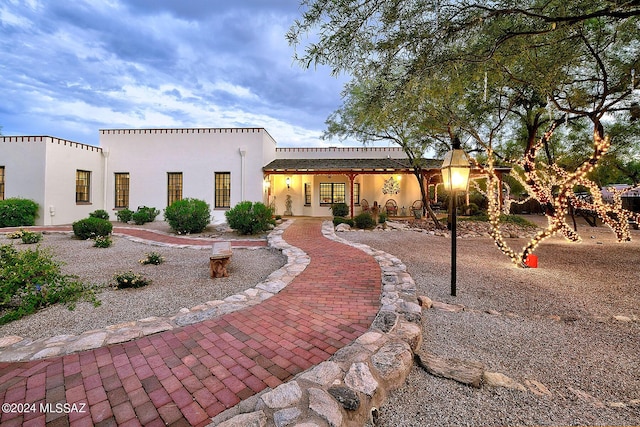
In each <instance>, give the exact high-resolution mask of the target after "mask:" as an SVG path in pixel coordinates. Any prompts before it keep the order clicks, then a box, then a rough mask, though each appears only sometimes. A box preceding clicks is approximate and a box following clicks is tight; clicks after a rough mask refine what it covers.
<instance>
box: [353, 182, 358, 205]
mask: <svg viewBox="0 0 640 427" xmlns="http://www.w3.org/2000/svg"><path fill="white" fill-rule="evenodd" d="M353 204H354V205H356V206H359V205H360V183H358V182H355V183H354V184H353Z"/></svg>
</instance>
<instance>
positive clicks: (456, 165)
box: [442, 137, 471, 296]
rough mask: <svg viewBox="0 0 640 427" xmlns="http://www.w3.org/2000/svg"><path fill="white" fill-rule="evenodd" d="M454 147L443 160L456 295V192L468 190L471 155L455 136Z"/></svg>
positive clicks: (452, 277) (452, 275)
mask: <svg viewBox="0 0 640 427" xmlns="http://www.w3.org/2000/svg"><path fill="white" fill-rule="evenodd" d="M452 148H453V149H452V150H451V151H449V152H448V153H447V154H446V155H445V156H444V162H442V181H443V182H444V188H445V189H447V190H449V195H450V200H449V212H450V214H451V296H456V210H457V206H456V193H457V192H458V191H467V187H468V185H469V174H470V173H471V163H470V162H469V156H467V153H465V152H464V150H463V149H462V147H461V145H460V139H459V138H457V137H456V138H455V139H454V141H453V147H452Z"/></svg>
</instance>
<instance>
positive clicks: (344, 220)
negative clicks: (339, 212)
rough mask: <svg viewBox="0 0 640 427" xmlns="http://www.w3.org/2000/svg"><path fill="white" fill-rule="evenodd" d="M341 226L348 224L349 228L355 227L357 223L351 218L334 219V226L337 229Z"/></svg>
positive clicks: (338, 217) (339, 217)
mask: <svg viewBox="0 0 640 427" xmlns="http://www.w3.org/2000/svg"><path fill="white" fill-rule="evenodd" d="M339 224H347V225H348V226H349V227H353V226H354V225H355V223H354V222H353V220H352V219H351V218H343V217H341V216H337V217H334V218H333V226H334V227H335V226H336V225H339Z"/></svg>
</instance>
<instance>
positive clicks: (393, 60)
mask: <svg viewBox="0 0 640 427" xmlns="http://www.w3.org/2000/svg"><path fill="white" fill-rule="evenodd" d="M302 6H303V8H304V12H303V15H302V17H301V19H300V20H298V21H296V22H295V23H294V25H293V26H292V27H291V29H290V31H289V33H288V38H289V41H290V43H291V44H292V45H294V46H295V47H296V49H300V50H299V51H297V52H296V59H297V60H298V61H299V62H300V64H301V65H303V66H305V67H309V66H311V65H314V64H322V65H328V66H330V67H331V68H332V70H333V72H334V73H348V74H349V75H351V76H352V77H353V80H352V82H350V83H349V85H348V86H347V87H346V88H345V92H344V94H343V95H344V100H345V103H344V105H343V106H342V107H341V108H340V109H339V110H338V111H336V112H335V113H334V114H333V115H332V116H331V117H330V119H329V121H328V124H329V128H328V134H331V135H338V136H340V135H347V134H348V135H351V136H356V137H358V138H360V139H361V140H362V141H364V142H367V141H371V140H373V139H375V138H385V137H386V138H389V139H392V140H395V141H396V142H397V141H398V140H400V141H404V143H405V144H409V145H410V146H411V147H413V148H416V149H420V148H424V147H426V146H427V145H429V146H434V147H436V148H437V147H440V148H442V144H441V143H442V142H446V139H447V138H449V139H451V140H452V139H454V138H461V139H462V140H463V141H465V142H466V145H467V149H475V150H482V151H483V152H484V157H486V159H487V164H486V165H484V166H483V167H485V171H486V172H487V174H488V176H489V180H490V181H491V179H492V178H491V177H492V176H494V174H493V167H494V165H495V163H496V162H499V163H504V164H508V165H512V166H513V167H514V172H515V173H514V175H515V177H516V178H517V179H518V180H519V181H520V182H521V183H522V185H523V187H524V188H525V189H526V191H527V192H528V193H529V194H530V195H531V196H532V197H534V198H536V199H537V200H538V201H539V202H540V203H541V204H542V205H543V206H545V208H546V210H547V215H548V217H549V227H548V228H547V229H546V230H545V231H544V232H543V233H542V234H541V235H540V236H538V237H539V238H538V237H537V238H536V239H534V240H532V242H531V244H530V245H528V247H526V248H525V249H524V250H523V251H522V252H521V253H519V254H518V253H515V252H513V251H511V250H510V249H508V248H507V247H506V246H504V245H501V243H500V242H499V241H500V233H499V230H498V229H497V226H496V230H495V234H494V238H495V239H496V242H497V243H498V246H499V247H500V248H501V250H503V251H505V253H508V254H509V255H510V256H512V259H514V261H515V262H517V263H520V262H522V261H523V259H524V258H526V256H527V255H528V253H530V252H531V251H533V249H535V246H536V245H537V244H538V243H539V241H541V240H542V239H544V238H546V237H548V236H549V235H551V234H554V233H556V232H560V233H562V234H564V235H565V237H567V238H569V239H571V240H579V236H577V234H576V233H574V232H572V231H571V230H570V229H569V226H568V225H567V224H566V222H565V220H564V214H565V212H566V210H567V209H568V207H569V206H570V205H572V204H574V205H576V206H577V205H578V204H579V203H578V201H577V200H576V199H575V197H574V193H573V192H574V188H575V187H576V186H578V185H579V186H582V187H587V188H588V189H589V190H591V191H592V193H594V192H595V189H596V188H597V184H596V183H595V181H597V180H598V179H601V180H607V179H608V178H607V177H604V176H601V177H597V175H596V174H597V171H596V169H595V168H596V166H597V165H598V162H601V161H610V163H611V165H612V167H615V168H617V170H619V171H620V173H621V174H622V176H625V177H626V178H627V179H628V180H630V181H633V182H634V183H635V182H637V172H638V171H637V168H638V164H637V163H638V159H637V158H634V157H628V156H630V155H631V154H632V152H633V147H637V144H638V137H637V130H638V126H637V116H638V111H637V110H638V94H637V93H638V89H637V88H638V78H636V70H639V69H640V67H639V65H640V63H639V61H640V41H639V40H640V18H639V17H640V1H638V0H633V1H614V0H578V1H575V2H566V1H560V0H524V1H518V2H513V1H512V0H494V1H484V0H483V1H475V0H303V1H302ZM305 36H310V39H311V41H307V40H308V39H307V38H305ZM605 127H606V128H607V130H606V131H605ZM588 128H591V129H592V136H588V134H587V133H586V132H585V130H586V129H588ZM554 133H555V135H556V136H555V138H554ZM606 134H609V136H607V135H606ZM399 136H400V138H399ZM607 152H610V154H609V155H608V157H606V156H607ZM589 174H590V175H589ZM587 175H589V176H590V177H592V178H594V179H595V181H593V180H589V179H588V177H587ZM619 176H620V175H619ZM494 178H495V176H494ZM612 178H613V177H612ZM496 185H498V184H497V180H494V181H493V182H491V185H489V186H488V188H489V191H488V192H489V194H488V195H489V197H490V198H494V199H495V198H496V197H497V194H500V192H501V189H500V188H497V187H495V186H496ZM594 196H595V195H594ZM595 199H596V200H594V202H593V204H592V205H589V206H585V205H581V207H583V208H589V209H592V210H596V211H597V212H598V213H599V215H600V216H601V218H602V219H603V220H604V221H605V222H608V224H609V225H610V226H611V227H612V228H613V229H614V230H615V231H616V233H617V234H618V237H619V239H621V240H626V239H627V238H628V230H627V231H625V230H624V227H623V226H622V225H621V224H622V223H623V222H626V219H627V218H628V213H624V212H623V211H618V210H616V214H615V215H612V214H611V212H608V211H607V210H606V209H604V208H603V207H602V206H601V205H600V200H597V197H595ZM490 210H491V209H490ZM493 211H494V212H493V213H496V211H497V208H496V207H495V206H494V209H493ZM618 227H620V228H618Z"/></svg>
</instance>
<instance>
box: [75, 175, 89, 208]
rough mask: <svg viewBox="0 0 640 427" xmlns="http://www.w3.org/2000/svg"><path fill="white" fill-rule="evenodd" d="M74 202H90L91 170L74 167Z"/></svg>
mask: <svg viewBox="0 0 640 427" xmlns="http://www.w3.org/2000/svg"><path fill="white" fill-rule="evenodd" d="M76 203H77V204H88V203H91V171H88V170H83V169H76Z"/></svg>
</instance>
